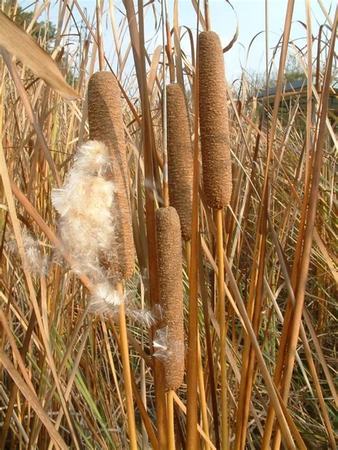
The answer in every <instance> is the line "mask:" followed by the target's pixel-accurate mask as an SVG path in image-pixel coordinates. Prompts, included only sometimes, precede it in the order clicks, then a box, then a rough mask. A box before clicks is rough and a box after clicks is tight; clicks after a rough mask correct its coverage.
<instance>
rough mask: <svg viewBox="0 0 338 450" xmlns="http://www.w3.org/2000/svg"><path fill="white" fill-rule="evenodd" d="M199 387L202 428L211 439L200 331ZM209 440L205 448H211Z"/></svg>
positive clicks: (206, 449) (208, 449)
mask: <svg viewBox="0 0 338 450" xmlns="http://www.w3.org/2000/svg"><path fill="white" fill-rule="evenodd" d="M197 345H198V389H199V394H200V395H199V396H200V404H201V414H202V428H203V431H204V433H205V435H206V436H207V438H208V440H210V436H209V421H208V409H207V401H206V393H205V387H204V376H203V365H202V353H201V344H200V336H199V333H198V341H197ZM208 440H206V441H205V444H204V448H205V450H210V445H209V442H208Z"/></svg>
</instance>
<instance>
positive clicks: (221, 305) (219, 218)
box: [215, 209, 229, 450]
mask: <svg viewBox="0 0 338 450" xmlns="http://www.w3.org/2000/svg"><path fill="white" fill-rule="evenodd" d="M222 212H223V210H222V209H218V210H216V211H215V219H216V228H217V235H216V241H217V242H216V246H217V266H218V274H217V294H218V295H217V297H218V303H217V305H218V314H219V316H218V321H219V328H220V359H221V436H222V449H223V450H226V449H228V448H229V426H228V393H227V389H228V383H227V366H226V352H225V343H226V326H225V294H224V260H223V214H222Z"/></svg>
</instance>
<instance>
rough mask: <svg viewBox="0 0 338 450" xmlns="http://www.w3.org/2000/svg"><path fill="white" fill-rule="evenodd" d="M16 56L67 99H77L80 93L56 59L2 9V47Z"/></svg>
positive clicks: (0, 14) (0, 21) (0, 34)
mask: <svg viewBox="0 0 338 450" xmlns="http://www.w3.org/2000/svg"><path fill="white" fill-rule="evenodd" d="M1 47H2V48H3V49H5V50H6V51H7V52H9V53H11V54H12V55H14V56H16V57H17V58H18V59H19V60H20V61H21V62H22V63H23V64H25V65H27V67H29V68H30V69H31V71H32V72H34V74H35V75H36V76H37V77H39V78H42V79H43V80H44V81H45V82H46V83H47V84H48V85H49V86H50V87H51V88H52V89H55V90H56V91H57V92H58V93H59V94H60V95H61V96H62V97H64V98H66V99H69V100H71V99H75V98H77V97H78V94H77V93H76V92H75V90H74V89H73V88H72V87H71V86H69V84H67V83H66V82H65V80H64V78H63V76H62V74H61V72H60V70H59V69H58V67H57V65H56V63H55V61H53V59H52V58H51V57H50V56H49V55H48V53H46V52H45V51H44V50H43V49H42V48H41V47H39V45H38V44H37V43H36V42H35V41H34V39H33V38H32V37H31V36H30V35H29V34H27V33H25V32H24V31H23V30H22V29H21V28H20V27H18V26H17V25H16V24H15V23H14V22H12V21H11V20H10V19H9V18H8V17H7V16H6V15H5V14H3V13H2V12H1V11H0V48H1Z"/></svg>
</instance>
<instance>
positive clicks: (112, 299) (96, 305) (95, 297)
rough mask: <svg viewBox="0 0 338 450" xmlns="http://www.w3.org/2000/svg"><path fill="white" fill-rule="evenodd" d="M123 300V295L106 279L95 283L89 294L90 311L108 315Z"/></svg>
mask: <svg viewBox="0 0 338 450" xmlns="http://www.w3.org/2000/svg"><path fill="white" fill-rule="evenodd" d="M123 301H124V297H123V295H122V294H121V293H120V292H118V291H117V290H116V289H114V288H113V286H111V284H110V283H109V282H108V281H103V282H102V283H97V284H96V285H95V287H94V290H93V292H92V295H91V302H90V309H89V310H90V312H92V313H95V314H98V315H103V316H105V315H110V314H112V313H114V311H115V309H116V307H117V306H118V305H120V304H121V303H122V302H123Z"/></svg>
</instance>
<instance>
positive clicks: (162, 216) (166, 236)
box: [156, 206, 184, 390]
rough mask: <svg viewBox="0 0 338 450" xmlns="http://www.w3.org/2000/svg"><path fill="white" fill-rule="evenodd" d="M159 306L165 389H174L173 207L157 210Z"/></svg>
mask: <svg viewBox="0 0 338 450" xmlns="http://www.w3.org/2000/svg"><path fill="white" fill-rule="evenodd" d="M156 229H157V252H158V270H159V288H160V304H161V307H162V315H163V327H162V328H161V329H160V330H158V333H157V336H158V337H160V340H161V342H160V346H161V347H162V351H161V352H160V353H161V354H160V355H159V356H161V357H162V359H163V363H164V368H165V385H166V389H167V390H171V389H173V390H175V389H177V388H178V387H179V386H180V385H181V383H182V381H183V375H184V327H183V280H182V243H181V242H182V241H181V227H180V220H179V217H178V214H177V212H176V210H175V208H173V207H171V206H170V207H168V208H159V209H158V210H157V211H156Z"/></svg>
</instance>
